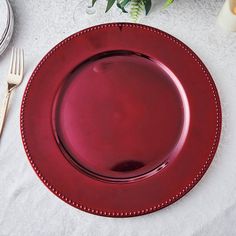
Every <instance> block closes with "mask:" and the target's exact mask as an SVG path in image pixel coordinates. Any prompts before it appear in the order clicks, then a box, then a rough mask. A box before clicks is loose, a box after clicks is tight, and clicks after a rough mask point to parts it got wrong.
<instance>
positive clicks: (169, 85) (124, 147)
mask: <svg viewBox="0 0 236 236" xmlns="http://www.w3.org/2000/svg"><path fill="white" fill-rule="evenodd" d="M53 123H54V128H55V136H56V139H57V141H58V143H59V146H60V148H61V150H62V151H63V153H64V155H65V157H66V158H67V159H68V160H69V161H70V162H71V163H72V164H74V165H75V166H76V167H77V168H78V169H80V170H81V171H84V172H86V173H87V174H90V175H92V176H93V177H95V178H98V179H103V180H107V181H125V182H129V181H132V180H136V179H137V178H143V177H145V176H150V175H151V174H152V173H156V172H157V171H159V170H160V169H162V168H164V167H165V166H167V165H168V163H169V161H170V160H171V159H173V158H175V157H176V156H177V154H178V153H179V151H180V150H181V148H182V146H183V144H184V141H185V138H186V136H187V132H188V126H189V107H188V102H187V98H186V95H185V92H184V89H183V88H182V86H181V84H180V82H179V81H178V79H177V78H176V77H175V75H174V74H173V73H172V72H171V70H170V69H169V68H168V67H166V66H165V65H163V64H162V63H160V62H158V61H153V60H151V59H150V58H148V57H146V56H144V55H141V54H137V53H133V52H129V51H112V52H105V53H101V54H98V55H96V56H94V57H92V58H90V59H88V60H87V61H85V62H83V63H82V64H80V65H78V66H77V67H76V68H75V69H74V70H73V71H72V72H71V73H70V74H69V75H68V76H67V77H66V78H65V80H64V83H63V84H62V86H61V88H60V89H59V91H58V93H57V96H56V99H55V104H54V111H53Z"/></svg>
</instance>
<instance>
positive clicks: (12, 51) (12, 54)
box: [9, 48, 14, 74]
mask: <svg viewBox="0 0 236 236" xmlns="http://www.w3.org/2000/svg"><path fill="white" fill-rule="evenodd" d="M13 61H14V48H12V50H11V63H10V68H9V74H11V73H12V70H13Z"/></svg>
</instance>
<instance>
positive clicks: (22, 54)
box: [20, 49, 24, 76]
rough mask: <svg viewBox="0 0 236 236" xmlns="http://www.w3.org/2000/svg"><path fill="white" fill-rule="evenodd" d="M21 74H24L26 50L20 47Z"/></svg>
mask: <svg viewBox="0 0 236 236" xmlns="http://www.w3.org/2000/svg"><path fill="white" fill-rule="evenodd" d="M20 51H21V54H20V76H23V75H24V50H23V49H20Z"/></svg>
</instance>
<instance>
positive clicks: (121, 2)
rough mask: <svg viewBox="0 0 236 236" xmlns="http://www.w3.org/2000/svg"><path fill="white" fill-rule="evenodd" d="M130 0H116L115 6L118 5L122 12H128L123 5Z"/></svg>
mask: <svg viewBox="0 0 236 236" xmlns="http://www.w3.org/2000/svg"><path fill="white" fill-rule="evenodd" d="M130 1H131V0H123V1H118V2H117V7H119V8H120V9H121V10H122V12H124V13H128V12H127V11H126V10H125V6H126V5H127V4H128V3H129V2H130Z"/></svg>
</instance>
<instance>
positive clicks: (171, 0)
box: [163, 0, 174, 9]
mask: <svg viewBox="0 0 236 236" xmlns="http://www.w3.org/2000/svg"><path fill="white" fill-rule="evenodd" d="M173 2H174V0H166V2H165V4H164V7H163V8H164V9H166V8H167V7H168V6H170V4H172V3H173Z"/></svg>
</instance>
